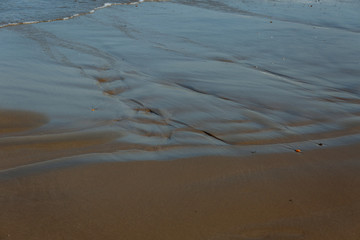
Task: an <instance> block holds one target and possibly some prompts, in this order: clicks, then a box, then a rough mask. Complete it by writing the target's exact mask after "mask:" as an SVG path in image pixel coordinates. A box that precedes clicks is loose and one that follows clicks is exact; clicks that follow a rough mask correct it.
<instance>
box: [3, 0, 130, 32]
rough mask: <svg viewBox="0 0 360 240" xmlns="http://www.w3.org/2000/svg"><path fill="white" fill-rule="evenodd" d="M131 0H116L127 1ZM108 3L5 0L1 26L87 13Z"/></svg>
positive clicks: (98, 0) (94, 1)
mask: <svg viewBox="0 0 360 240" xmlns="http://www.w3.org/2000/svg"><path fill="white" fill-rule="evenodd" d="M126 2H131V1H130V0H128V1H127V0H114V1H112V3H126ZM106 3H108V1H104V0H79V1H78V0H3V1H1V2H0V26H6V25H9V24H16V23H29V22H38V21H50V20H55V19H64V18H67V17H71V16H74V15H77V14H85V13H89V12H90V11H92V10H94V9H96V8H99V7H101V6H103V5H104V4H106Z"/></svg>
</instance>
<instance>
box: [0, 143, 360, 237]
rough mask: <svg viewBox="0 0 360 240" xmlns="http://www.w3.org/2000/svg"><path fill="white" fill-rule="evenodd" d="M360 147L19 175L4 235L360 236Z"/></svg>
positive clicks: (6, 198)
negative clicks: (359, 191) (358, 190)
mask: <svg viewBox="0 0 360 240" xmlns="http://www.w3.org/2000/svg"><path fill="white" fill-rule="evenodd" d="M358 147H359V146H358V145H356V146H346V147H338V148H333V149H322V150H315V151H310V152H304V153H301V154H298V153H289V154H272V155H263V156H261V155H259V156H252V157H245V158H239V157H201V158H191V159H182V160H175V161H165V162H157V161H151V162H144V161H139V162H124V163H106V164H91V165H86V166H78V167H74V168H68V169H63V170H55V171H50V172H47V173H41V174H37V175H33V176H27V177H24V178H22V177H19V178H17V179H15V180H10V181H3V182H2V183H1V185H0V190H1V191H0V198H1V199H2V200H1V201H2V205H1V208H2V214H1V215H0V221H1V222H2V223H3V224H2V225H0V233H1V234H2V235H0V236H1V237H2V238H5V239H7V238H9V237H8V236H10V238H9V239H24V238H26V239H29V240H31V239H39V238H40V239H42V238H43V237H44V236H48V237H50V238H51V239H55V240H56V239H64V238H65V239H69V238H71V239H134V240H136V239H139V240H140V239H142V240H143V239H159V240H161V239H164V240H165V239H166V240H167V239H174V240H176V239H179V240H180V239H193V240H195V239H216V240H217V239H218V240H230V239H232V240H233V239H239V240H249V239H251V240H255V239H256V240H265V239H274V240H275V239H276V240H278V239H281V240H294V239H295V240H297V239H307V240H319V239H328V240H335V239H336V240H338V239H348V240H356V239H358V237H359V236H360V230H359V229H360V194H359V193H358V192H357V189H359V187H360V175H359V174H358V173H359V170H360V165H359V162H358V160H357V159H358V151H357V149H358ZM24 199H26V201H24ZM24 213H26V214H25V215H24ZM19 227H20V228H19Z"/></svg>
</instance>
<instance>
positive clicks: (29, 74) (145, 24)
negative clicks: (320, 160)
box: [0, 0, 360, 159]
mask: <svg viewBox="0 0 360 240" xmlns="http://www.w3.org/2000/svg"><path fill="white" fill-rule="evenodd" d="M97 3H98V2H96V4H97ZM72 4H75V3H73V2H72ZM76 4H77V3H76ZM358 9H359V3H357V2H355V1H321V2H320V1H281V2H279V1H256V2H255V1H234V0H233V1H210V0H209V1H205V0H204V1H202V0H199V1H186V0H178V1H174V2H157V3H146V2H145V3H142V4H139V5H138V7H136V5H118V6H112V7H109V8H105V9H101V10H100V11H96V12H95V13H94V14H88V15H83V16H80V17H77V18H73V19H71V20H69V21H55V22H48V23H40V24H30V25H19V26H11V27H6V28H1V29H0V41H1V45H0V46H1V55H0V72H1V73H2V75H1V89H0V108H1V109H21V110H26V111H33V112H39V113H42V114H45V115H46V116H47V117H48V118H49V119H50V120H49V123H47V124H45V125H44V126H42V127H40V128H38V129H37V130H32V131H28V132H24V133H23V135H38V134H44V133H46V134H57V133H62V132H65V133H76V132H83V131H87V130H91V131H99V132H101V131H105V132H106V131H109V130H110V131H113V132H118V133H119V136H120V137H119V138H118V140H117V141H118V142H119V143H124V144H125V143H126V144H136V146H143V149H147V150H145V152H146V151H158V150H165V149H175V150H174V155H176V156H179V155H181V152H183V154H185V153H186V152H188V153H189V154H195V153H194V151H193V150H191V151H190V150H186V149H188V148H189V147H196V148H198V149H200V148H201V147H204V149H208V148H209V147H217V148H214V149H212V150H211V153H216V152H217V153H219V154H226V151H227V150H226V149H227V147H231V148H232V149H233V147H235V148H236V147H237V146H260V145H267V144H272V146H274V145H277V144H285V146H289V149H291V148H292V146H293V145H295V143H296V145H298V144H299V142H303V143H304V144H305V145H306V143H309V142H310V143H314V146H318V144H319V143H320V141H321V143H324V145H326V141H327V140H326V139H329V140H328V141H329V142H330V139H334V138H335V137H339V136H346V135H353V134H358V133H359V129H360V107H359V104H360V81H359V77H360V71H359V69H360V58H359V56H360V35H359V33H358V32H359V29H360V28H359V23H360V21H358V20H359V14H358V12H359V11H357V10H358ZM324 13H326V14H324ZM120 133H121V134H120ZM5 137H7V136H5ZM356 139H357V138H356ZM4 141H5V142H6V139H5V140H3V142H4ZM337 141H338V143H339V144H340V143H341V141H342V140H341V138H340V140H337ZM129 146H133V145H129ZM282 146H284V145H282ZM186 147H188V148H186ZM137 149H139V148H138V147H137ZM179 149H180V150H179ZM253 149H256V148H255V147H254V148H253ZM132 150H133V149H132V148H131V147H129V148H128V149H127V151H132ZM112 151H116V149H112ZM136 151H137V150H134V152H136ZM199 151H200V150H199ZM247 151H249V153H250V150H249V149H247ZM204 152H209V151H207V150H206V151H202V153H204ZM121 153H122V152H121V151H120V154H121ZM139 153H140V154H139V155H138V156H139V157H140V156H141V157H140V158H141V159H143V158H146V156H144V154H142V153H143V151H139ZM127 154H128V152H127ZM145 155H146V154H145ZM170 155H171V154H170ZM166 156H168V155H166ZM151 158H153V156H151ZM155 158H157V156H155ZM169 158H171V156H169Z"/></svg>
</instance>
